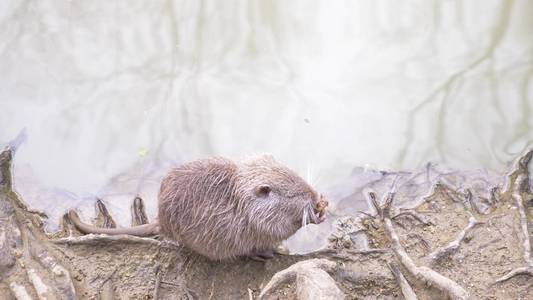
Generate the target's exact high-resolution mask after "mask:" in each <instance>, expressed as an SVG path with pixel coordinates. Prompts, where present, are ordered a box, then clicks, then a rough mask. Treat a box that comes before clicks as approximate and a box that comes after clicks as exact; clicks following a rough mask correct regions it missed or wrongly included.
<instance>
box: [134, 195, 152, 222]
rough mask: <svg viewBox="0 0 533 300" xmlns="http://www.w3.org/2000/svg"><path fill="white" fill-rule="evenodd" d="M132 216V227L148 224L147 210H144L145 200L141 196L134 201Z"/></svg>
mask: <svg viewBox="0 0 533 300" xmlns="http://www.w3.org/2000/svg"><path fill="white" fill-rule="evenodd" d="M131 210H132V212H131V214H132V224H131V225H132V226H138V225H143V224H148V217H147V216H146V209H145V208H144V202H143V199H142V198H141V197H139V196H136V197H135V199H133V204H132V206H131Z"/></svg>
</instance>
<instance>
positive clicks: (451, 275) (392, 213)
mask: <svg viewBox="0 0 533 300" xmlns="http://www.w3.org/2000/svg"><path fill="white" fill-rule="evenodd" d="M531 155H532V152H531V151H530V152H528V153H526V154H524V155H523V156H521V157H520V158H518V159H517V161H516V162H515V163H514V165H513V166H512V167H511V169H510V170H509V172H508V173H507V174H506V176H503V177H502V178H501V180H500V182H499V183H497V184H496V185H494V184H492V183H489V182H487V183H486V184H485V186H481V187H480V186H479V184H478V185H477V186H476V187H475V188H474V187H472V188H469V187H468V186H465V185H459V184H457V183H458V182H460V181H464V179H461V178H460V179H458V178H459V177H457V176H456V175H454V174H453V173H451V174H447V175H446V176H447V177H446V178H444V177H442V178H441V179H442V180H435V181H434V182H432V184H431V185H429V190H427V191H425V192H424V194H423V195H418V196H420V197H422V196H424V197H423V200H422V201H421V203H420V204H419V205H418V206H416V207H414V208H412V209H397V208H394V203H395V201H397V198H401V197H402V196H401V195H399V194H398V193H397V192H396V191H397V189H398V185H400V184H405V182H408V181H405V182H404V183H395V184H392V185H391V188H390V190H389V191H386V192H383V191H382V192H380V194H376V193H375V192H372V191H371V190H365V193H366V195H365V196H366V197H367V198H368V201H369V203H371V204H372V205H373V206H374V213H372V214H361V217H358V218H354V217H340V218H339V219H338V220H337V221H336V228H337V230H336V231H335V232H334V233H333V234H332V235H331V236H330V237H329V241H330V242H329V247H328V248H327V249H324V250H322V251H319V252H316V253H312V254H308V255H295V256H287V255H277V256H276V257H275V258H274V259H272V260H270V261H268V262H266V263H261V262H256V261H251V260H248V259H239V260H235V261H231V262H210V261H208V260H207V259H205V258H203V257H201V256H198V255H196V254H194V253H191V252H190V251H188V250H187V249H186V248H183V247H181V246H179V245H177V244H173V243H169V242H165V241H161V240H159V239H158V238H157V237H156V238H135V237H129V236H115V237H109V236H103V235H87V236H81V235H80V234H79V233H78V232H76V230H74V229H73V228H72V226H70V224H69V223H68V219H66V218H65V219H64V220H63V222H62V229H61V231H59V232H56V233H54V234H47V233H45V232H44V230H43V217H45V216H44V214H42V213H40V212H35V211H32V210H31V209H30V208H28V207H26V205H25V204H24V202H23V201H22V199H20V197H19V196H18V195H17V194H16V193H15V192H14V191H13V187H12V184H11V158H12V157H11V156H12V153H11V151H10V150H6V151H4V152H3V153H2V154H0V165H1V173H0V174H1V175H0V176H1V177H0V179H1V181H0V182H1V183H0V184H1V186H0V188H1V189H0V279H1V281H0V295H1V296H0V298H2V297H3V298H2V299H154V298H158V299H256V298H258V297H259V296H260V294H261V293H262V295H261V296H262V297H263V298H265V299H294V298H299V299H312V298H317V297H322V298H328V297H329V298H330V299H335V298H342V297H345V298H346V299H375V298H379V299H402V298H405V299H416V298H414V297H418V299H445V298H452V299H466V298H479V299H533V277H532V274H533V264H532V260H531V243H530V239H531V233H532V227H533V226H532V223H531V215H532V213H533V208H532V202H533V200H532V199H533V197H532V194H531V189H530V182H531V181H530V179H529V173H528V169H527V164H528V163H529V160H530V159H531ZM454 176H455V177H454ZM413 178H414V177H413ZM454 179H455V180H454ZM480 191H481V192H480ZM483 191H485V192H483ZM136 202H139V200H137V201H136ZM141 204H142V203H141ZM137 205H140V204H139V203H138V204H137ZM141 206H142V205H141ZM97 207H98V209H99V215H98V216H97V218H96V219H95V220H96V221H95V222H96V224H98V225H100V226H114V222H113V221H112V220H111V219H110V216H109V215H108V214H107V211H106V209H105V206H104V205H103V203H99V204H98V206H97ZM134 211H136V215H135V219H136V220H141V219H143V218H144V216H143V213H142V210H134ZM515 274H516V276H513V275H515ZM415 295H416V296H415Z"/></svg>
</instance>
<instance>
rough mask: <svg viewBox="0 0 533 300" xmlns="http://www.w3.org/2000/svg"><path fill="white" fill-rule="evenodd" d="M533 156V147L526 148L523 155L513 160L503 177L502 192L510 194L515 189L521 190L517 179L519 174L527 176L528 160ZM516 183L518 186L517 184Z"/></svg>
mask: <svg viewBox="0 0 533 300" xmlns="http://www.w3.org/2000/svg"><path fill="white" fill-rule="evenodd" d="M532 157H533V148H531V149H528V150H527V151H526V152H525V153H524V154H523V155H521V156H520V157H519V158H518V159H517V160H515V162H514V163H513V168H512V169H511V171H510V172H509V173H507V176H506V178H505V186H504V188H503V194H505V195H510V194H513V193H515V192H516V191H517V190H518V191H520V190H521V186H520V185H521V184H522V182H520V181H519V180H518V176H519V175H525V176H526V178H527V175H528V165H529V161H531V158H532ZM517 185H518V186H517Z"/></svg>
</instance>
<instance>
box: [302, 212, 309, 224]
mask: <svg viewBox="0 0 533 300" xmlns="http://www.w3.org/2000/svg"><path fill="white" fill-rule="evenodd" d="M308 214H309V212H308V211H307V209H304V211H303V214H302V227H305V226H307V219H308Z"/></svg>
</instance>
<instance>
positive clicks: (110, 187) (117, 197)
mask: <svg viewBox="0 0 533 300" xmlns="http://www.w3.org/2000/svg"><path fill="white" fill-rule="evenodd" d="M531 16H533V2H532V1H528V0H522V1H518V0H517V1H510V0H509V1H489V0H477V1H450V0H448V1H437V0H433V1H428V0H418V1H393V0H390V1H384V0H368V1H281V0H279V1H244V0H243V1H216V0H212V1H196V0H195V1H192V0H191V1H158V0H152V1H135V0H113V1H108V0H106V1H103V0H95V1H81V0H60V1H57V0H40V1H32V0H25V1H16V0H4V1H1V2H0V74H1V77H2V80H0V141H1V142H3V143H4V145H7V144H8V143H9V141H10V140H12V139H13V138H14V137H15V136H16V135H17V134H18V133H19V132H20V131H21V130H22V129H23V128H26V135H27V139H26V141H25V143H24V144H23V145H22V146H21V147H20V148H19V149H18V151H17V155H16V160H15V176H16V177H15V180H16V181H15V184H16V187H17V190H18V191H19V193H20V194H21V195H22V196H23V197H24V199H25V200H26V201H27V202H29V203H30V204H31V205H32V206H33V207H35V208H37V209H43V210H45V211H46V212H48V213H49V215H50V220H49V224H48V226H49V229H50V230H54V229H55V228H56V226H57V220H58V219H59V216H60V215H61V214H62V213H64V212H65V210H66V209H67V208H71V207H77V208H79V209H82V211H83V212H84V215H85V217H86V218H90V217H92V216H93V215H94V211H93V205H94V199H95V197H100V198H103V199H104V201H105V202H106V203H107V204H108V205H109V207H110V210H111V212H112V213H113V214H115V215H116V216H117V218H118V219H119V223H120V224H121V225H123V226H127V225H128V223H129V206H130V204H131V200H132V198H133V196H134V195H136V194H139V195H141V196H142V197H143V198H144V199H145V202H146V204H147V206H148V213H149V215H150V216H151V217H154V216H155V215H156V213H155V207H156V196H157V189H158V186H159V181H160V179H161V176H163V175H164V173H165V172H166V171H167V170H168V169H169V168H170V167H171V166H172V165H176V164H179V163H181V162H184V161H188V160H192V159H196V158H201V157H206V156H210V155H222V156H228V157H231V158H239V157H242V156H244V155H250V154H254V153H265V152H266V153H271V154H273V155H274V156H275V157H276V158H277V159H278V160H280V161H281V162H283V163H285V164H287V165H288V166H290V167H291V168H294V169H295V170H297V171H298V172H299V173H300V174H301V175H302V176H303V177H305V178H308V179H309V180H310V181H311V182H312V183H313V184H315V185H316V186H317V188H318V189H320V190H322V191H324V193H325V194H328V193H329V195H330V198H333V199H331V200H332V202H333V203H335V201H336V199H335V198H339V197H342V195H341V194H343V193H344V194H349V193H350V192H351V191H353V188H351V187H350V185H351V183H353V182H354V180H355V179H353V180H352V179H350V178H352V177H350V176H352V175H353V174H354V172H355V173H357V172H359V173H361V172H365V170H370V169H394V170H412V169H419V168H421V167H423V166H424V165H425V164H426V163H427V162H434V163H438V164H440V165H444V166H447V167H450V168H458V169H479V168H481V169H487V170H495V171H503V170H504V169H505V167H506V164H507V163H508V162H509V161H510V160H512V159H513V158H514V157H516V155H517V154H518V153H520V152H521V151H522V150H523V149H524V148H526V147H527V146H528V145H532V140H533V131H532V125H533V124H532V123H533V118H532V117H531V116H532V114H533V84H532V81H533V79H532V78H533V77H532V75H533V34H532V33H533V18H532V17H531ZM361 168H362V169H361ZM354 170H355V171H354ZM361 170H362V171H361ZM339 191H341V192H339ZM338 213H340V214H342V211H340V212H339V211H338ZM324 226H326V225H324ZM295 244H296V245H297V244H298V243H295Z"/></svg>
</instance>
